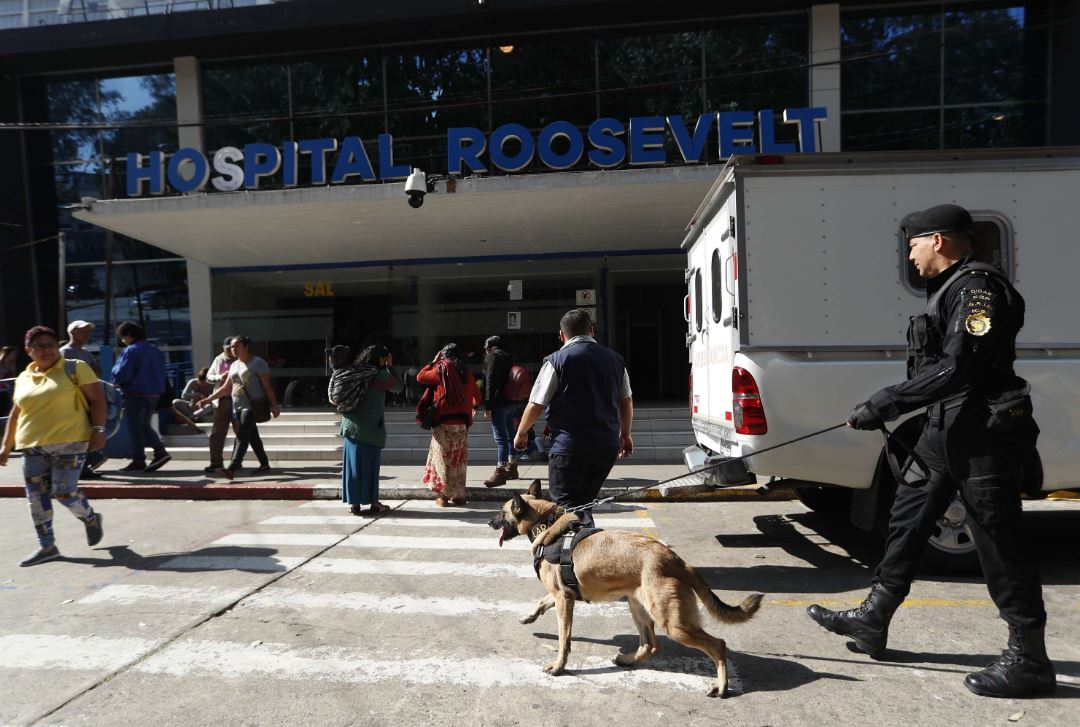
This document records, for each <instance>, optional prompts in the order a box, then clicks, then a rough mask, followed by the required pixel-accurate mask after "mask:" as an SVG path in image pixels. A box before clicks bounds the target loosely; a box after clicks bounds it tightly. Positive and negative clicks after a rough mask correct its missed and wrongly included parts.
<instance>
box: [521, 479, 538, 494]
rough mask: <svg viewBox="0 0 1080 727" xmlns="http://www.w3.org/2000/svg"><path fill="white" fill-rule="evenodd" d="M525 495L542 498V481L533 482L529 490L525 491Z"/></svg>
mask: <svg viewBox="0 0 1080 727" xmlns="http://www.w3.org/2000/svg"><path fill="white" fill-rule="evenodd" d="M525 493H526V494H528V495H532V496H533V497H540V480H533V481H532V484H531V485H529V489H527V490H525Z"/></svg>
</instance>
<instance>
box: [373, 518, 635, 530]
mask: <svg viewBox="0 0 1080 727" xmlns="http://www.w3.org/2000/svg"><path fill="white" fill-rule="evenodd" d="M595 520H596V526H597V527H598V528H654V527H656V523H654V522H653V521H652V520H651V519H650V518H644V517H634V518H629V517H622V518H620V517H598V518H595ZM378 524H379V525H390V526H393V527H399V528H405V527H411V528H460V527H465V528H474V527H477V526H482V527H487V519H486V518H485V519H483V520H464V519H451V518H425V517H384V518H382V519H380V520H379V521H378Z"/></svg>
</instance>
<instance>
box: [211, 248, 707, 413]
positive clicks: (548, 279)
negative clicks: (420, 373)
mask: <svg viewBox="0 0 1080 727" xmlns="http://www.w3.org/2000/svg"><path fill="white" fill-rule="evenodd" d="M684 266H685V259H684V257H683V255H682V254H681V253H672V254H670V255H663V254H662V255H641V256H625V257H614V258H602V257H597V258H575V259H565V260H535V261H525V260H516V261H507V262H465V263H459V264H440V265H434V264H432V265H415V266H385V265H384V266H370V267H359V268H327V269H322V270H304V271H298V270H284V271H274V272H232V273H222V274H218V275H214V276H213V278H212V282H213V301H214V306H213V308H214V313H213V337H214V340H221V339H223V338H224V337H225V336H227V335H236V334H244V335H248V336H250V337H251V338H252V340H253V345H254V346H255V350H256V352H257V353H258V354H259V355H261V356H263V357H264V358H266V360H267V361H268V362H269V363H270V365H271V367H273V368H274V377H275V380H277V381H278V383H279V385H280V386H282V387H288V386H289V384H290V383H292V382H294V381H295V382H296V383H295V385H294V386H293V387H292V390H291V391H292V395H291V397H290V402H291V403H292V404H293V405H296V406H307V405H316V404H320V403H325V396H326V375H327V371H326V362H325V356H324V353H323V352H324V350H325V349H326V348H327V347H328V346H330V345H337V344H344V345H348V346H350V347H352V350H353V352H354V353H357V352H359V351H360V350H361V349H362V348H363V347H365V346H367V345H369V344H371V343H374V342H379V343H383V344H385V345H387V346H388V347H389V348H390V349H391V352H392V353H393V356H394V362H395V364H396V365H398V366H399V367H400V368H401V369H402V370H401V373H402V374H403V375H404V374H405V373H406V372H407V370H408V369H410V368H413V369H415V368H417V367H419V366H422V365H424V364H426V363H427V362H428V361H430V360H431V359H432V357H433V356H434V354H435V352H436V351H438V350H439V348H441V347H442V346H443V345H445V344H446V343H449V342H451V341H453V342H456V343H457V344H458V345H459V346H461V347H462V349H463V350H464V351H465V353H466V355H467V358H468V361H469V362H470V365H471V367H472V368H473V369H474V370H475V371H476V372H477V373H479V372H480V369H481V364H482V362H483V344H484V340H485V339H486V338H487V337H488V336H491V335H494V334H498V335H499V336H501V337H503V339H504V342H505V344H506V346H507V347H508V348H509V349H510V350H511V351H513V353H514V355H515V358H516V360H517V361H518V362H519V363H521V364H522V365H524V366H526V367H527V368H530V369H531V370H532V371H533V373H534V374H535V372H536V371H538V370H539V368H540V365H541V363H542V360H543V357H544V356H546V355H548V354H549V353H551V352H552V351H554V350H555V349H557V348H558V347H559V345H560V344H559V340H558V329H559V318H560V317H561V316H562V315H563V313H565V312H566V311H567V310H569V309H570V308H574V307H576V305H577V303H576V301H577V291H579V290H591V291H593V293H594V294H595V300H596V304H595V305H594V306H593V313H594V316H595V318H596V320H597V321H598V331H597V335H598V338H599V339H600V340H602V341H608V342H609V343H611V344H612V345H615V346H616V348H617V349H618V350H619V351H620V352H622V353H623V354H624V356H625V357H626V358H627V361H628V364H629V365H630V366H631V367H632V369H633V370H634V371H635V380H634V390H635V396H637V397H639V398H642V399H645V400H657V399H680V398H681V397H682V396H683V395H684V394H685V382H686V375H687V373H688V365H687V361H686V350H685V347H684V345H683V339H682V336H683V329H682V328H681V324H682V314H681V311H680V309H679V306H678V305H669V303H670V302H671V301H677V300H678V299H679V298H681V297H682V295H684V293H685V289H684V286H683V283H682V271H683V268H684ZM509 280H517V281H520V282H521V289H522V299H521V300H511V299H510V296H509V295H508V292H507V287H508V281H509Z"/></svg>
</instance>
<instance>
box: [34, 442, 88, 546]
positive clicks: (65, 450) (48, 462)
mask: <svg viewBox="0 0 1080 727" xmlns="http://www.w3.org/2000/svg"><path fill="white" fill-rule="evenodd" d="M78 445H82V446H81V449H82V451H81V452H78V451H71V450H74V449H79V448H80V447H79V446H78ZM22 455H23V481H24V482H26V499H27V500H28V501H29V502H30V518H31V519H32V520H33V521H34V530H36V531H37V538H38V543H39V544H40V545H41V547H42V548H50V547H52V546H53V545H55V543H56V538H55V537H54V536H53V524H52V520H53V506H52V501H53V499H54V498H55V499H56V500H57V501H58V502H60V504H62V505H64V506H65V507H67V509H68V510H70V511H71V514H72V515H74V516H75V517H77V518H79V519H80V520H82V521H83V522H84V523H85V522H93V519H94V518H96V517H97V515H96V514H94V509H93V508H92V507H90V503H89V502H88V501H87V499H86V496H85V495H84V494H83V493H82V490H80V489H79V474H80V473H81V472H82V468H83V463H84V462H85V461H86V442H78V443H72V445H51V446H49V447H31V448H29V449H24V450H23V451H22Z"/></svg>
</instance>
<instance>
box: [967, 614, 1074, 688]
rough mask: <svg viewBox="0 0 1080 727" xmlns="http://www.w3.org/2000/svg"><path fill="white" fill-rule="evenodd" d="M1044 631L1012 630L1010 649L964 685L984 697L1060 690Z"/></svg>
mask: <svg viewBox="0 0 1080 727" xmlns="http://www.w3.org/2000/svg"><path fill="white" fill-rule="evenodd" d="M1043 631H1044V630H1043V629H1041V628H1038V629H1021V628H1017V627H1015V626H1010V627H1009V646H1008V647H1007V648H1006V649H1005V651H1003V652H1001V656H999V657H998V660H997V661H995V662H994V663H993V664H991V665H990V666H988V667H986V668H985V669H983V670H982V671H977V672H975V673H974V674H968V675H967V676H966V677H964V686H965V687H967V688H968V689H969V690H971V691H972V692H975V693H976V694H979V695H981V696H984V697H1034V696H1036V695H1038V694H1050V693H1051V692H1053V691H1054V689H1055V688H1056V687H1057V677H1056V675H1055V674H1054V665H1053V664H1051V663H1050V658H1049V657H1048V656H1047V655H1046V644H1045V642H1044V641H1043Z"/></svg>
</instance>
